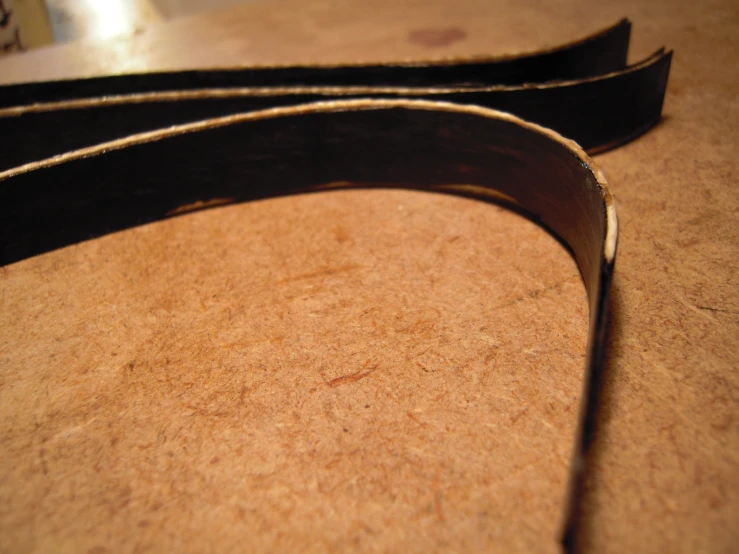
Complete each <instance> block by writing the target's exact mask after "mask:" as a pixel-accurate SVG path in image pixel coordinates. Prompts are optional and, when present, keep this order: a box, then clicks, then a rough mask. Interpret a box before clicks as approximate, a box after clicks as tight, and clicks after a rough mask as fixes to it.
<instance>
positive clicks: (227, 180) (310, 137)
mask: <svg viewBox="0 0 739 554" xmlns="http://www.w3.org/2000/svg"><path fill="white" fill-rule="evenodd" d="M460 185H468V186H470V187H473V189H469V188H467V189H464V190H463V192H467V193H469V191H470V190H473V191H475V192H476V195H478V196H490V197H496V196H498V195H503V196H504V197H505V198H508V199H510V200H511V201H513V202H515V203H516V204H518V205H519V206H520V207H521V208H522V209H524V210H526V211H528V212H529V213H531V214H533V215H534V216H535V217H536V218H537V219H538V220H539V221H541V223H542V224H543V225H545V226H546V227H548V228H549V229H551V230H552V231H553V232H554V233H556V234H557V235H558V236H559V237H561V238H562V239H563V240H564V241H565V243H566V244H567V245H568V246H569V247H570V248H571V249H572V253H573V255H574V257H575V260H576V261H577V264H578V266H579V268H580V271H581V273H582V276H583V280H584V283H585V287H586V289H587V293H588V300H589V306H590V330H589V339H588V356H587V362H586V363H587V365H586V368H585V379H584V394H583V399H582V405H581V409H580V426H579V430H578V434H577V437H576V441H575V450H574V454H573V461H572V465H571V470H570V483H571V494H570V497H569V505H568V508H567V512H566V518H565V520H566V525H565V529H564V541H565V546H566V548H568V549H570V548H573V545H574V544H575V542H574V541H575V539H576V538H577V521H578V513H579V506H580V498H581V494H580V492H581V489H582V483H583V477H584V475H585V472H586V471H587V462H588V450H589V447H590V444H591V437H592V434H593V431H594V422H595V413H596V409H597V405H598V386H599V382H600V377H601V373H602V371H603V362H604V347H605V340H606V333H607V320H608V317H607V316H608V309H609V295H610V284H611V275H612V272H613V264H614V260H615V256H616V242H617V232H618V224H617V218H616V211H615V206H614V203H613V198H612V196H611V194H610V192H609V190H608V186H607V183H606V180H605V178H604V177H603V175H602V173H601V172H600V171H599V170H598V169H597V167H596V166H595V165H594V163H593V162H592V161H591V160H590V159H589V158H588V157H587V155H586V154H585V153H584V151H583V150H581V149H580V148H579V147H578V146H577V144H575V143H574V142H572V141H570V140H568V139H565V138H563V137H561V136H559V135H557V134H556V133H554V132H553V131H550V130H548V129H545V128H542V127H540V126H538V125H535V124H531V123H527V122H524V121H522V120H520V119H518V118H516V117H514V116H511V115H509V114H505V113H501V112H496V111H493V110H488V109H485V108H480V107H475V106H459V105H455V104H448V103H438V102H426V101H408V100H347V101H333V102H322V103H314V104H306V105H301V106H294V107H288V108H274V109H271V110H265V111H261V112H252V113H245V114H237V115H231V116H227V117H223V118H220V119H212V120H207V121H202V122H198V123H193V124H188V125H183V126H179V127H175V128H172V129H166V130H160V131H155V132H150V133H144V134H140V135H136V136H132V137H128V138H126V139H121V140H118V141H114V142H111V143H107V144H103V145H99V146H96V147H92V148H88V149H85V150H81V151H77V152H72V153H68V154H65V155H62V156H58V157H56V158H52V159H49V160H45V161H43V162H39V163H36V164H30V165H28V166H25V167H22V168H16V169H14V170H11V171H6V172H4V173H1V174H0V213H1V214H2V217H0V234H1V236H2V237H3V245H2V256H1V258H0V263H2V264H7V263H10V262H13V261H16V260H20V259H23V258H25V257H28V256H32V255H35V254H38V253H41V252H45V251H48V250H51V249H54V248H59V247H61V246H64V245H67V244H72V243H75V242H78V241H81V240H84V239H87V238H92V237H96V236H100V235H102V234H105V233H110V232H113V231H117V230H120V229H125V228H127V227H131V226H134V225H139V224H142V223H146V222H150V221H156V220H159V219H162V218H165V217H167V216H168V215H169V214H177V213H180V212H182V211H189V210H191V209H192V208H193V207H196V208H197V207H207V206H208V205H211V204H213V203H221V204H222V203H230V202H241V201H246V200H250V199H256V198H266V197H271V196H276V195H282V194H289V193H292V192H296V191H309V190H320V189H322V188H325V187H336V186H341V187H351V186H365V187H366V186H378V187H380V186H402V187H406V188H420V189H427V190H450V189H451V190H455V189H456V188H457V187H459V186H460ZM183 208H184V210H183Z"/></svg>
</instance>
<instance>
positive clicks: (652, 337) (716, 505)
mask: <svg viewBox="0 0 739 554" xmlns="http://www.w3.org/2000/svg"><path fill="white" fill-rule="evenodd" d="M623 16H628V17H630V18H631V19H632V21H633V22H634V25H635V28H634V36H633V48H632V59H636V58H639V57H643V56H644V55H646V54H648V53H650V52H651V51H652V50H655V49H656V48H658V47H660V46H663V45H664V46H667V47H670V48H674V49H675V50H676V57H675V60H674V62H673V70H672V74H671V77H670V86H669V90H668V96H667V100H666V104H665V109H664V114H665V118H664V121H663V122H662V123H661V124H660V125H659V126H658V127H657V128H656V129H654V130H653V131H651V132H650V133H648V134H647V135H645V136H644V137H642V138H640V139H639V140H637V141H635V142H633V143H631V144H628V145H626V146H624V147H622V148H620V149H618V150H615V151H613V152H610V153H607V154H604V155H600V156H598V157H597V161H598V163H599V164H600V165H601V167H602V169H603V170H604V172H605V174H606V175H607V177H608V178H609V181H610V182H611V185H612V188H613V191H614V193H615V195H616V199H617V204H618V208H619V216H620V222H621V237H620V244H619V256H618V262H617V277H616V281H615V313H614V319H615V330H614V340H613V355H612V360H611V365H610V370H609V374H608V382H607V391H606V392H607V394H606V403H605V406H604V417H603V418H602V422H601V426H600V429H599V436H598V439H597V454H598V455H597V459H596V467H595V468H594V472H593V479H592V482H591V484H590V490H589V493H588V497H587V498H588V504H587V511H586V514H585V517H586V532H587V537H586V538H587V546H588V550H590V551H593V552H619V553H620V552H699V551H703V552H731V551H736V550H737V549H739V526H738V525H737V524H736V523H737V520H738V519H739V415H738V414H737V408H738V403H739V376H738V375H737V367H738V366H739V352H738V348H737V346H738V345H739V332H738V329H737V327H738V325H737V324H738V323H739V295H738V294H737V273H738V272H737V261H736V260H737V253H738V252H737V250H738V248H737V246H738V245H739V236H738V235H739V222H738V221H737V219H738V218H737V213H738V209H739V202H738V201H737V195H736V188H737V182H736V181H737V178H736V175H737V165H739V163H738V162H737V150H738V147H739V140H738V139H739V117H738V115H739V114H738V110H739V101H738V100H737V98H738V95H737V93H738V92H739V90H738V89H739V87H738V86H737V83H739V66H738V64H737V60H738V59H739V9H738V8H737V7H736V4H735V3H734V2H731V1H728V0H727V1H723V2H696V1H687V0H681V1H679V2H676V1H674V0H673V1H671V0H663V1H654V2H642V1H638V0H633V1H629V2H615V1H613V2H597V3H595V2H586V1H584V0H568V1H566V2H563V3H560V4H557V5H554V4H546V3H540V2H536V1H533V0H527V1H523V2H515V3H506V2H503V1H488V0H479V1H456V2H444V1H441V0H435V1H431V0H426V1H423V2H421V1H412V0H406V1H402V2H401V1H398V0H372V1H365V2H360V1H358V0H357V1H356V2H341V1H338V0H330V1H322V2H310V3H308V2H302V1H298V0H288V1H284V2H279V3H278V1H277V0H276V1H275V2H264V3H254V4H248V5H245V6H243V7H238V8H231V9H229V10H225V11H221V12H214V13H212V14H208V15H200V16H193V17H189V18H184V19H181V20H176V21H173V22H169V23H163V24H161V25H156V26H153V27H151V28H150V29H148V30H146V31H145V32H144V33H143V34H141V35H138V36H136V37H133V38H131V39H129V40H119V41H114V42H108V43H97V44H92V43H90V44H70V45H64V46H57V47H53V48H50V49H47V50H39V51H36V52H31V53H28V54H23V55H20V56H17V57H10V58H7V59H4V60H1V61H0V80H2V81H3V82H11V81H20V80H24V79H34V78H35V79H38V78H51V77H64V76H68V77H72V76H80V75H94V74H100V73H106V72H120V71H134V70H146V69H176V68H185V67H207V66H213V65H237V64H247V63H274V62H321V61H324V62H329V61H331V62H336V61H358V60H365V61H373V60H374V61H381V60H389V59H401V58H438V57H445V56H451V55H454V56H457V55H475V54H489V53H502V52H522V51H530V50H534V49H537V48H540V47H545V46H552V45H556V44H559V43H563V42H567V41H571V40H573V39H577V38H580V37H581V36H583V35H585V34H588V33H590V32H591V31H594V30H597V29H600V28H602V27H604V26H606V25H609V24H611V23H613V22H615V21H617V20H618V19H619V18H621V17H623ZM429 163H433V160H429ZM0 283H1V285H0V287H1V289H0V290H1V301H2V304H1V306H2V308H1V309H2V314H1V315H2V317H1V321H0V410H2V413H1V415H0V436H1V437H2V447H1V450H0V550H2V551H5V552H31V551H35V552H89V553H103V552H145V551H161V552H165V551H190V552H206V551H211V552H224V551H248V552H288V551H292V552H385V551H396V552H434V551H439V552H484V551H490V552H509V551H510V552H512V551H520V552H555V551H556V550H557V541H558V532H559V524H560V517H561V512H562V508H563V502H564V489H565V484H566V479H567V471H568V463H569V455H570V449H571V446H572V438H573V436H574V431H575V423H576V414H577V408H578V404H579V398H580V386H581V377H582V372H583V361H584V360H583V355H584V351H585V340H586V328H587V317H588V314H587V305H586V300H585V291H584V288H583V285H582V282H581V280H580V277H579V274H578V272H577V268H576V266H575V264H574V262H573V261H572V259H571V258H570V257H569V256H568V254H567V253H566V252H565V251H564V250H563V249H562V247H561V246H560V245H559V244H558V243H557V242H556V240H555V239H553V238H552V237H551V236H549V235H548V234H547V233H546V232H544V231H543V230H541V229H540V228H538V227H536V226H535V225H534V224H533V223H531V222H530V221H528V220H526V219H523V218H521V217H519V216H517V215H514V214H512V213H510V212H507V211H505V210H503V209H501V208H499V207H496V206H493V205H489V204H485V203H481V202H476V201H472V200H467V199H460V198H454V197H450V196H443V195H436V194H428V193H420V192H407V191H345V192H330V193H321V194H314V195H305V196H295V197H287V198H281V199H276V200H269V201H263V202H255V203H251V204H244V205H237V206H230V207H226V208H221V209H214V210H210V211H204V212H199V213H195V214H191V215H187V216H183V217H179V218H174V219H171V220H168V221H164V222H160V223H157V224H153V225H147V226H145V227H140V228H136V229H132V230H129V231H125V232H121V233H117V234H114V235H111V236H107V237H104V238H101V239H98V240H94V241H90V242H86V243H83V244H80V245H76V246H71V247H68V248H65V249H62V250H59V251H56V252H52V253H50V254H45V255H43V256H39V257H37V258H33V259H29V260H26V261H23V262H20V263H17V264H13V265H11V266H8V267H5V268H2V269H0Z"/></svg>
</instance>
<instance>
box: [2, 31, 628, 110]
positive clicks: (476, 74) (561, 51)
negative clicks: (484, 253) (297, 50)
mask: <svg viewBox="0 0 739 554" xmlns="http://www.w3.org/2000/svg"><path fill="white" fill-rule="evenodd" d="M630 34H631V22H629V21H628V20H627V19H623V20H621V21H619V22H618V23H616V24H615V25H613V26H611V27H608V28H607V29H604V30H602V31H600V32H598V33H595V34H593V35H591V36H588V37H586V38H583V39H580V40H578V41H576V42H573V43H570V44H566V45H563V46H560V47H557V48H552V49H549V50H542V51H539V52H534V53H531V54H524V55H520V56H500V57H488V58H482V57H479V58H473V59H446V60H436V61H409V62H389V63H384V64H341V65H311V66H272V67H269V66H263V67H250V68H233V69H215V70H193V71H179V72H161V73H143V74H128V75H120V76H107V77H94V78H87V79H74V80H60V81H51V82H40V83H26V84H18V85H9V86H4V87H0V108H3V107H9V106H17V105H21V104H31V103H36V102H53V101H58V100H68V99H72V98H90V97H96V96H108V95H120V94H135V93H141V92H150V91H174V90H188V89H205V88H243V87H266V86H268V87H284V86H355V85H360V86H361V85H369V84H372V85H375V86H391V87H432V86H453V87H459V86H467V85H474V86H484V85H506V84H507V85H516V84H522V83H543V82H546V81H552V80H556V79H567V80H571V79H581V78H585V77H592V76H595V75H603V74H605V73H611V72H613V71H618V70H621V69H623V68H624V67H626V55H627V51H628V48H629V38H630Z"/></svg>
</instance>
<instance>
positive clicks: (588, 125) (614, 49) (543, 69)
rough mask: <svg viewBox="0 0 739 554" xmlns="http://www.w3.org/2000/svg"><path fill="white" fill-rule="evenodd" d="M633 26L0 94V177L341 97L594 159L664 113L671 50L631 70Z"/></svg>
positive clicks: (38, 86) (36, 86) (15, 88)
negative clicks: (468, 107)
mask: <svg viewBox="0 0 739 554" xmlns="http://www.w3.org/2000/svg"><path fill="white" fill-rule="evenodd" d="M629 31H630V24H629V23H628V22H627V21H626V20H624V21H622V22H621V23H619V24H618V25H615V26H613V27H611V28H610V29H607V30H606V31H603V32H601V33H599V34H597V35H594V36H592V37H590V38H588V39H584V40H582V41H579V42H577V43H574V44H571V45H568V46H564V47H561V48H558V49H554V50H551V51H546V52H541V53H538V54H531V55H528V56H522V57H518V58H508V59H498V60H488V61H484V62H481V61H460V60H456V61H454V62H451V61H450V62H436V63H415V64H405V65H403V64H398V65H392V64H387V65H376V66H334V67H320V66H318V67H280V68H252V69H240V70H230V71H229V70H218V71H188V72H182V73H152V74H144V75H122V76H117V77H102V78H95V79H80V80H73V81H56V82H49V83H30V84H25V85H12V86H6V87H0V106H5V107H0V125H1V126H2V131H3V132H2V133H0V152H2V157H0V170H3V169H9V168H11V167H16V166H19V165H23V164H26V163H29V162H33V161H38V160H41V159H44V158H47V157H51V156H54V155H58V154H61V153H63V152H66V151H70V150H76V149H79V148H84V147H88V146H92V145H94V144H97V143H100V142H106V141H110V140H113V139H116V138H120V137H124V136H127V135H131V134H135V133H140V132H144V131H151V130H154V129H158V128H164V127H168V126H171V125H178V124H183V123H188V122H193V121H199V120H202V119H208V118H213V117H219V116H224V115H228V114H232V113H239V112H245V111H252V110H262V109H265V108H270V107H276V106H289V105H295V104H299V103H306V102H315V101H321V100H332V99H348V98H413V99H429V100H436V101H447V102H456V103H460V104H473V105H479V106H484V107H489V108H494V109H497V110H502V111H506V112H510V113H513V114H515V115H518V116H520V117H522V118H524V119H526V120H529V121H534V122H536V123H539V124H541V125H544V126H546V127H550V128H552V129H554V130H556V131H557V132H559V133H561V134H563V135H565V136H567V137H569V138H572V139H574V140H575V141H577V142H578V143H579V144H580V145H582V146H583V148H585V149H586V150H587V151H588V152H598V151H602V150H606V149H608V148H612V147H614V146H618V145H620V144H623V143H624V142H627V141H629V140H631V139H633V138H635V137H637V136H639V135H640V134H642V133H643V132H645V131H646V130H648V129H650V128H651V127H652V126H654V125H655V124H656V123H657V122H658V121H659V119H660V116H661V112H662V104H663V100H664V95H665V90H666V87H667V78H668V75H669V69H670V60H671V54H670V53H665V52H664V51H662V50H660V51H658V52H657V53H655V54H654V55H653V56H651V57H649V58H647V59H646V60H644V61H643V62H641V63H638V64H635V65H633V66H631V67H626V66H625V60H626V49H627V47H628V39H629ZM545 79H557V80H555V81H553V82H542V80H545ZM498 81H501V82H502V83H503V84H499V83H498ZM470 83H475V84H474V85H471V84H470ZM206 87H207V88H206ZM21 100H23V104H24V105H12V104H13V102H19V101H21Z"/></svg>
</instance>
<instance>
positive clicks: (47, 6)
mask: <svg viewBox="0 0 739 554" xmlns="http://www.w3.org/2000/svg"><path fill="white" fill-rule="evenodd" d="M255 1H266V0H0V42H1V43H2V54H5V55H8V54H12V53H14V52H21V51H24V50H29V49H32V48H38V47H39V46H43V45H46V44H51V43H54V42H68V41H71V40H77V39H83V38H84V39H108V38H112V37H117V36H124V35H131V34H135V33H138V32H140V31H141V30H142V29H143V28H144V27H146V26H147V25H151V24H154V23H157V22H159V21H162V20H165V19H171V18H174V17H178V16H181V15H188V14H192V13H195V12H199V11H205V10H212V9H218V8H223V7H227V6H232V5H234V4H243V3H247V2H255Z"/></svg>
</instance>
